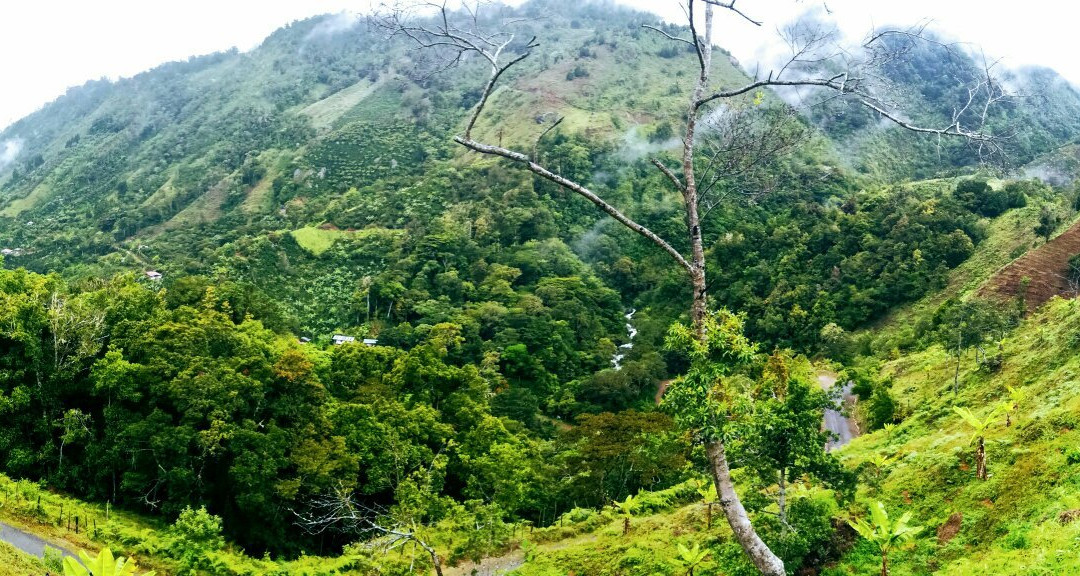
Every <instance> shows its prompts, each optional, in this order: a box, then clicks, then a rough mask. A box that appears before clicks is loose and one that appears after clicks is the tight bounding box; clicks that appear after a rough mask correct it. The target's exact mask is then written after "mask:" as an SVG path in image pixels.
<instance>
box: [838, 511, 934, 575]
mask: <svg viewBox="0 0 1080 576" xmlns="http://www.w3.org/2000/svg"><path fill="white" fill-rule="evenodd" d="M910 521H911V512H904V514H903V515H901V516H900V518H898V519H897V520H896V521H895V522H894V521H891V520H889V513H888V512H886V511H885V505H884V504H882V503H881V502H880V501H875V502H874V503H873V504H871V505H870V521H869V522H867V521H866V520H864V519H861V518H859V519H855V520H848V524H850V525H851V527H852V528H854V529H855V531H856V532H858V533H859V536H862V537H863V538H865V539H867V540H869V541H870V542H871V543H872V544H874V546H876V547H877V549H878V551H879V552H880V553H881V576H889V552H891V551H892V550H893V548H895V547H897V546H899V545H901V544H904V543H906V542H909V541H911V540H912V539H914V538H915V537H916V536H918V535H919V532H922V530H923V527H922V526H912V525H910V524H909V522H910Z"/></svg>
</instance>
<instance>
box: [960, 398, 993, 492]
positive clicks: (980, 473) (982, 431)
mask: <svg viewBox="0 0 1080 576" xmlns="http://www.w3.org/2000/svg"><path fill="white" fill-rule="evenodd" d="M1001 410H1002V406H1001V405H998V406H995V407H994V409H993V410H991V411H990V414H989V415H988V416H987V417H986V419H984V420H980V419H979V418H978V417H977V416H975V414H973V413H972V412H971V410H968V409H967V408H961V407H959V406H953V412H956V413H957V414H959V415H960V417H961V418H963V419H964V422H967V423H968V426H971V429H972V430H973V432H972V434H971V440H969V441H968V445H969V446H970V445H972V444H975V443H976V442H978V444H977V447H976V448H975V477H976V478H978V479H979V480H986V443H985V439H984V437H985V435H986V431H987V430H988V429H989V428H990V425H991V424H993V423H994V420H996V419H997V417H998V414H999V413H1000V411H1001Z"/></svg>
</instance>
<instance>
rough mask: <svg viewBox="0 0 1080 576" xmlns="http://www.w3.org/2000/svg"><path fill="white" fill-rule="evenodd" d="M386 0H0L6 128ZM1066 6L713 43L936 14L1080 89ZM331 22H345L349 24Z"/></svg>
mask: <svg viewBox="0 0 1080 576" xmlns="http://www.w3.org/2000/svg"><path fill="white" fill-rule="evenodd" d="M381 1H382V0H378V1H377V0H304V1H302V2H297V1H293V2H275V1H271V2H265V1H256V0H229V1H224V2H223V1H221V0H184V1H180V0H159V1H155V2H147V1H145V0H97V1H95V2H76V1H74V0H34V1H29V2H20V1H15V0H9V1H4V2H0V55H3V57H0V78H3V81H4V87H5V88H6V90H5V91H4V93H3V96H2V97H0V129H2V128H3V127H5V126H7V125H8V124H10V123H11V122H13V121H15V120H17V119H18V118H20V117H22V116H25V115H27V114H29V113H31V112H33V111H34V110H35V109H37V108H39V107H41V106H42V105H43V104H45V103H46V102H48V101H50V100H52V99H55V98H56V97H57V96H59V95H61V94H63V93H64V91H65V90H66V89H67V88H68V87H70V86H77V85H81V84H83V83H84V82H86V81H87V80H91V79H96V78H102V77H107V78H117V77H124V76H132V75H134V74H137V73H139V72H142V71H144V70H147V69H149V68H152V67H154V66H156V65H158V64H161V63H163V62H168V61H170V60H183V59H186V58H188V57H189V56H192V55H196V54H206V53H209V52H214V51H218V50H227V49H229V48H232V47H234V46H235V47H238V48H240V49H241V50H247V49H250V48H252V47H254V46H256V45H258V43H259V42H260V41H261V40H262V39H263V38H265V37H266V36H267V35H269V34H270V33H271V32H273V31H274V30H275V29H276V28H278V27H279V26H282V25H284V24H287V23H289V22H291V21H293V20H297V19H301V18H305V17H309V16H312V15H315V14H325V13H331V14H339V13H342V12H346V11H353V12H359V13H363V12H365V11H366V10H367V9H368V8H369V7H370V6H371V5H372V4H379V3H381ZM619 1H620V2H621V3H623V4H627V5H630V6H633V7H635V8H638V9H643V10H650V11H653V12H655V13H658V14H661V15H662V16H663V17H664V18H665V19H667V20H669V21H672V22H680V23H681V22H683V21H684V20H685V18H684V16H683V13H682V10H681V8H680V5H681V4H683V3H682V2H680V1H678V0H619ZM518 2H519V0H513V3H518ZM699 4H700V2H699ZM740 6H741V7H743V4H742V3H740ZM825 6H827V9H826V8H824V7H825ZM1069 6H1070V5H1069V4H1068V3H1061V2H1059V1H1057V0H1028V2H1026V3H1025V4H1024V6H1023V7H1022V8H1020V9H1008V10H1005V9H995V7H993V6H989V5H986V4H976V3H974V2H943V1H941V0H907V1H905V2H897V1H896V0H828V1H827V2H822V0H801V1H798V0H755V1H754V2H747V3H746V4H745V6H744V9H745V10H746V11H747V12H748V13H749V14H750V15H752V16H754V17H755V18H759V19H761V20H762V21H763V25H762V26H760V27H758V26H754V25H752V24H750V23H749V22H746V21H744V20H741V19H739V18H737V17H733V16H731V15H730V14H721V15H720V16H718V17H717V22H716V29H715V42H716V44H718V45H720V46H723V47H724V48H726V49H728V50H730V51H731V52H733V53H734V55H735V56H736V57H737V58H738V59H739V60H740V61H741V62H743V64H744V65H748V64H750V63H752V62H754V61H755V57H756V56H757V55H758V54H759V51H760V49H761V47H762V46H763V45H767V44H768V42H769V41H770V40H772V39H774V38H775V34H774V31H775V30H776V29H777V27H779V26H782V25H783V24H784V23H786V22H787V21H789V20H790V19H792V18H793V17H794V16H796V15H798V14H799V13H801V12H804V11H806V10H807V9H814V8H817V9H819V10H825V11H826V12H827V13H828V16H829V17H830V18H832V19H834V20H835V21H836V22H837V24H838V25H839V26H840V28H841V29H842V30H844V31H845V32H847V33H848V34H849V35H851V36H852V37H854V38H860V37H862V35H863V33H864V32H866V31H867V30H869V29H870V28H871V27H873V26H874V25H875V24H877V25H885V24H901V25H903V24H913V23H916V22H919V21H921V20H925V19H927V18H932V19H933V27H934V28H936V29H939V30H944V31H947V32H948V35H949V36H950V37H953V38H961V39H964V40H966V41H970V42H973V43H975V44H978V45H981V46H983V47H984V48H985V49H986V51H987V53H988V54H992V55H994V56H999V57H1004V61H1003V64H1005V65H1007V66H1020V65H1029V64H1034V65H1042V66H1047V67H1050V68H1053V69H1055V70H1057V71H1058V72H1060V73H1061V74H1062V75H1063V76H1065V77H1066V78H1067V79H1069V80H1070V81H1071V82H1073V83H1074V84H1080V59H1078V58H1075V57H1074V55H1073V54H1072V51H1071V50H1069V49H1067V47H1066V44H1065V43H1063V40H1062V39H1068V38H1072V37H1073V36H1074V35H1075V30H1074V28H1075V23H1074V21H1075V19H1074V18H1072V14H1071V13H1070V12H1071V10H1070V8H1069ZM333 22H335V23H336V24H347V23H348V18H347V17H345V18H344V19H335V20H333ZM328 31H329V30H328ZM764 53H767V52H763V54H764Z"/></svg>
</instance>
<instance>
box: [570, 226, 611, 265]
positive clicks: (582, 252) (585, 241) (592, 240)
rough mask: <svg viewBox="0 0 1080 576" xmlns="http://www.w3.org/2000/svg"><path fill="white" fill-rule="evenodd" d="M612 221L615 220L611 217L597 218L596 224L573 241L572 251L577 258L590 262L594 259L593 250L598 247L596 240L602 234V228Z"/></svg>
mask: <svg viewBox="0 0 1080 576" xmlns="http://www.w3.org/2000/svg"><path fill="white" fill-rule="evenodd" d="M613 222H615V220H614V219H612V218H604V219H602V220H599V221H597V223H596V224H593V226H592V228H590V229H589V230H588V231H586V232H585V234H583V235H582V236H581V238H578V239H577V240H576V241H574V244H573V246H572V247H573V249H574V252H575V253H576V254H577V255H578V258H581V259H582V260H584V261H585V262H592V261H595V260H596V254H595V252H596V249H597V248H599V246H598V245H597V240H599V239H600V238H601V236H603V234H604V229H605V228H607V227H608V226H609V225H610V224H611V223H613Z"/></svg>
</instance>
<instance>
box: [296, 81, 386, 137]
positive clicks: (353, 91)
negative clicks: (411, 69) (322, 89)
mask: <svg viewBox="0 0 1080 576" xmlns="http://www.w3.org/2000/svg"><path fill="white" fill-rule="evenodd" d="M391 76H392V75H391V74H384V75H383V76H382V77H381V78H380V80H379V81H378V82H371V81H368V80H361V81H359V82H357V83H356V84H353V85H352V86H349V87H348V88H345V89H343V90H339V91H337V92H335V93H334V94H331V95H330V96H327V97H326V98H323V99H322V100H319V101H318V102H315V103H313V104H310V105H308V106H307V107H305V108H304V109H303V110H301V111H300V112H301V113H303V114H306V115H307V116H309V117H310V118H311V123H312V125H313V126H315V127H316V128H317V129H319V130H328V129H330V128H332V127H333V126H334V124H335V122H337V121H338V120H339V119H341V117H342V116H344V115H345V114H346V113H347V112H348V111H349V110H352V109H353V108H355V107H356V106H358V105H359V104H360V103H361V102H363V101H364V99H365V98H367V97H368V96H369V95H371V93H372V92H374V91H375V89H376V88H378V87H379V86H381V85H382V83H383V82H385V80H384V79H385V78H389V77H391Z"/></svg>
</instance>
